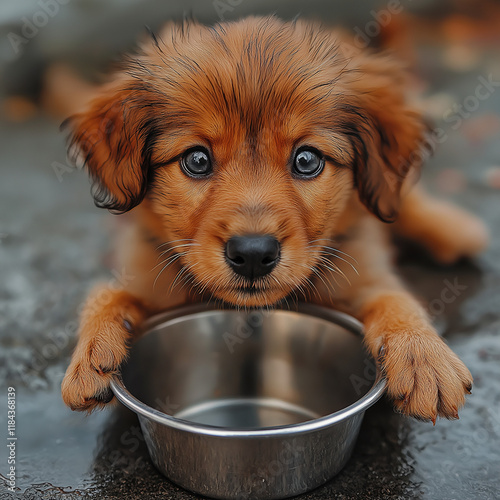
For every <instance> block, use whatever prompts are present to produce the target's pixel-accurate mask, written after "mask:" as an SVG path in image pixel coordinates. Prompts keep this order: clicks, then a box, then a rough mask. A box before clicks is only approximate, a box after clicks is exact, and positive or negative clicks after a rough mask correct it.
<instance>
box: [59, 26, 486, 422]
mask: <svg viewBox="0 0 500 500" xmlns="http://www.w3.org/2000/svg"><path fill="white" fill-rule="evenodd" d="M405 82H406V80H405V75H404V73H403V72H402V70H401V69H400V66H399V65H398V64H397V63H396V62H394V61H392V60H391V59H390V58H388V57H386V56H384V55H380V54H375V53H368V52H364V51H359V50H357V49H356V48H355V47H354V46H353V45H352V44H351V43H350V42H349V39H348V38H346V37H345V36H344V35H342V34H340V33H335V32H333V31H331V30H328V29H324V28H322V27H320V26H317V25H315V24H311V23H308V22H302V21H298V22H293V23H287V22H282V21H280V20H278V19H276V18H273V17H270V18H247V19H244V20H242V21H239V22H236V23H223V24H219V25H217V26H215V27H205V26H202V25H200V24H197V23H194V22H190V23H184V24H182V25H176V24H170V25H168V26H166V27H165V29H164V30H163V31H162V32H161V34H160V35H159V36H158V37H154V36H153V37H152V40H150V41H148V42H147V43H144V44H143V45H142V47H141V49H140V52H139V54H137V55H135V56H131V57H130V58H129V59H128V61H127V64H126V68H125V69H124V70H123V71H121V72H120V73H118V74H117V75H116V76H115V78H114V80H113V81H112V82H111V83H109V84H108V85H106V86H105V87H103V88H102V89H101V91H100V94H99V95H97V96H96V97H95V98H94V99H93V100H92V102H91V103H90V104H89V106H88V107H87V108H86V109H85V110H84V111H83V112H81V113H79V114H77V115H74V116H72V117H71V118H70V119H69V121H68V123H67V124H68V126H69V127H70V129H71V151H72V152H73V153H75V154H76V155H78V157H79V159H80V161H82V160H83V161H84V162H85V164H86V166H87V168H88V171H89V173H90V175H91V177H92V179H93V181H94V185H93V194H94V196H95V199H96V204H97V205H98V206H100V207H104V208H108V209H110V210H111V211H113V212H116V213H121V212H126V211H131V212H130V217H131V219H132V222H133V223H132V224H131V225H130V226H129V228H128V230H127V231H126V234H125V235H124V237H123V239H122V241H121V243H120V245H119V248H118V250H119V254H120V258H121V264H120V265H121V266H124V268H125V269H126V270H127V272H128V273H129V274H130V275H132V276H134V279H132V280H131V281H130V283H129V284H128V285H127V287H126V289H124V290H103V289H99V290H96V291H94V292H93V293H92V294H91V296H90V297H89V299H88V303H87V307H86V308H85V311H84V313H83V317H82V323H81V329H80V334H79V340H78V345H77V347H76V350H75V353H74V355H73V358H72V360H71V364H70V366H69V368H68V371H67V373H66V376H65V379H64V381H63V386H62V393H63V398H64V401H65V402H66V404H67V405H68V406H70V407H71V408H72V409H74V410H88V411H90V410H92V409H94V408H96V407H99V406H102V405H103V404H105V403H106V402H108V401H109V400H110V399H111V397H112V394H111V393H110V391H109V380H110V377H111V376H112V374H113V372H115V371H116V370H117V368H118V366H119V364H120V363H121V362H122V360H123V359H124V358H125V356H126V353H127V344H128V342H129V341H132V340H133V336H134V333H133V332H134V327H135V326H136V325H138V324H139V323H140V322H141V321H142V320H143V319H144V318H145V317H146V316H148V315H150V314H152V313H154V312H157V311H160V310H162V309H165V308H170V307H175V306H179V305H181V304H184V303H187V302H193V301H199V300H207V299H211V298H212V299H215V300H217V301H220V302H221V303H222V304H224V303H227V304H232V305H236V306H240V307H266V306H274V305H278V304H281V303H288V302H289V301H290V300H296V299H299V300H308V301H311V302H316V303H320V304H323V305H325V306H329V307H335V308H337V309H342V310H345V311H347V312H349V313H351V314H354V315H355V316H357V317H358V318H360V319H362V320H363V321H364V324H365V329H366V345H367V346H368V348H369V350H370V351H371V353H372V354H373V355H374V356H376V357H380V359H381V361H382V363H383V367H384V369H385V371H386V375H387V381H388V392H389V394H390V395H391V396H392V397H393V398H394V401H395V405H396V407H397V409H398V410H400V411H401V412H403V413H405V414H407V415H413V416H416V417H418V418H421V419H426V420H432V421H433V422H435V420H436V418H437V416H438V415H439V416H443V417H446V418H458V414H457V411H458V408H459V407H460V406H462V405H463V404H464V401H465V397H464V395H465V393H467V392H469V391H470V389H471V385H472V377H471V375H470V373H469V371H468V370H467V368H466V367H465V366H464V364H463V363H462V362H461V361H460V360H459V359H458V357H457V356H456V355H455V354H454V353H453V352H452V351H451V350H450V349H449V348H448V347H447V346H446V344H445V343H444V341H443V340H442V339H441V338H439V336H438V335H437V333H436V332H435V330H434V328H433V327H432V325H431V323H430V321H429V319H428V318H427V316H426V314H425V311H424V309H423V308H422V306H421V305H420V304H419V303H418V302H417V301H416V300H415V299H414V298H413V297H412V296H411V294H409V292H407V291H406V290H405V288H404V286H403V285H402V284H401V282H400V280H399V279H398V278H397V276H396V275H395V274H394V272H393V270H392V267H391V259H390V252H389V243H388V236H389V229H392V230H393V231H396V232H398V233H400V234H401V235H403V236H405V237H407V238H410V239H415V240H418V241H419V242H420V243H421V244H423V245H425V246H427V248H428V249H429V250H430V252H431V253H432V254H433V255H434V256H435V257H436V258H437V259H439V260H441V261H446V262H451V261H453V260H456V259H457V258H459V257H462V256H470V255H473V254H475V253H477V252H478V251H480V250H481V249H482V248H483V247H484V246H485V245H486V241H487V233H486V230H485V228H484V226H483V225H482V223H481V222H480V221H478V220H477V219H475V218H474V217H472V216H470V215H468V214H465V213H464V212H463V211H461V210H460V209H458V208H456V207H453V206H451V205H448V204H444V203H441V202H437V201H436V200H431V199H430V198H428V196H427V195H425V194H424V193H423V192H422V191H421V190H420V188H418V187H416V188H413V189H412V190H411V191H410V193H409V194H408V195H407V196H403V194H402V191H404V189H407V188H409V187H410V185H411V184H412V180H414V179H415V178H416V177H417V175H418V170H419V168H420V165H419V164H418V162H416V161H415V159H418V158H419V155H418V154H415V152H418V150H419V147H420V145H421V144H422V143H423V139H424V134H425V132H426V126H425V125H424V122H423V120H422V117H421V116H420V114H419V112H417V111H416V110H415V109H413V108H412V106H411V105H410V104H409V103H408V100H407V97H406V95H405V85H406V83H405ZM194 146H204V147H205V148H206V149H207V150H208V151H209V152H210V155H211V158H212V161H213V165H214V171H213V174H212V175H211V176H210V177H208V178H203V179H193V178H190V177H188V176H187V175H185V174H184V173H183V171H182V169H181V168H180V161H181V157H182V155H183V153H184V152H185V151H186V150H188V149H189V148H192V147H194ZM301 146H310V147H314V148H316V150H319V151H320V152H321V153H322V155H323V157H324V158H325V162H326V164H325V168H324V170H323V172H322V173H321V174H320V175H319V176H318V177H316V178H314V179H301V178H296V177H294V175H293V174H292V172H291V162H292V160H293V155H294V152H295V151H296V150H297V148H299V147H301ZM132 209H133V210H132ZM398 213H399V214H400V218H399V219H398V221H397V222H396V223H395V224H390V225H389V224H384V222H393V221H395V220H396V219H397V216H398ZM254 233H261V234H269V235H273V236H274V237H276V238H277V239H278V240H279V241H280V242H281V256H280V260H279V263H278V265H277V266H276V268H275V269H274V270H273V271H272V273H271V274H269V275H267V276H264V277H263V278H260V279H258V280H254V281H253V282H251V283H248V282H245V279H244V278H242V277H241V276H239V275H237V274H235V273H234V272H233V271H232V270H231V268H230V267H229V266H228V265H227V263H226V261H225V258H224V245H225V243H226V242H227V241H228V239H229V238H231V237H232V236H235V235H245V234H254ZM153 269H154V271H153V272H152V270H153ZM249 287H250V288H251V291H248V288H249ZM103 296H105V297H106V300H103V299H102V297H103Z"/></svg>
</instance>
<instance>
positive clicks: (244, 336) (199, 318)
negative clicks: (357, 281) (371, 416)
mask: <svg viewBox="0 0 500 500" xmlns="http://www.w3.org/2000/svg"><path fill="white" fill-rule="evenodd" d="M143 332H144V335H143V336H142V337H141V338H140V339H139V340H138V341H137V342H136V343H135V344H134V345H133V346H132V349H131V353H130V357H129V359H128V361H127V362H126V364H124V365H123V366H122V371H121V378H120V377H119V376H117V377H115V379H114V380H113V382H112V389H113V392H114V394H115V395H116V397H117V398H118V399H119V400H120V401H121V402H122V403H123V404H124V405H125V406H127V407H128V408H130V409H131V410H133V411H134V412H136V413H137V414H138V416H139V421H140V424H141V428H142V431H143V433H144V437H145V440H146V443H147V446H148V449H149V453H150V455H151V459H152V460H153V462H154V464H155V465H156V467H157V468H158V469H159V470H160V471H161V472H162V473H163V474H165V475H166V476H167V477H168V478H169V479H170V480H172V481H173V482H175V483H177V484H178V485H180V486H182V487H184V488H186V489H188V490H191V491H193V492H196V493H199V494H201V495H205V496H208V497H213V498H223V499H231V500H235V499H252V500H257V499H278V498H286V497H290V496H294V495H298V494H300V493H303V492H305V491H308V490H311V489H313V488H316V487H317V486H319V485H321V484H323V483H324V482H326V481H328V480H329V479H331V478H332V477H333V476H335V474H337V473H338V472H339V471H340V470H341V469H342V467H343V466H344V465H345V463H346V462H347V460H348V459H349V457H350V455H351V453H352V450H353V448H354V444H355V442H356V438H357V435H358V431H359V428H360V425H361V421H362V419H363V415H364V413H365V410H366V409H367V408H368V407H370V406H371V405H373V404H374V403H375V402H376V401H377V400H378V399H379V398H380V397H381V396H382V394H383V392H384V390H385V379H384V378H383V376H382V375H381V373H380V372H379V369H378V366H377V365H376V364H375V362H374V360H373V359H372V358H371V357H370V356H369V355H368V354H367V353H366V351H365V350H364V348H363V345H362V338H361V333H362V325H361V324H360V323H359V322H358V321H357V320H355V319H354V318H352V317H350V316H347V315H345V314H342V313H340V312H336V311H332V310H329V309H325V308H322V307H318V306H312V305H306V304H304V305H301V306H299V312H291V311H284V310H277V311H273V312H267V311H260V310H259V311H256V310H254V311H249V312H241V311H236V310H210V309H209V308H208V307H207V306H206V305H197V306H190V307H187V308H183V309H178V310H176V311H170V312H166V313H164V314H161V315H159V316H156V317H154V318H152V319H151V320H149V321H147V322H146V323H145V324H144V326H143Z"/></svg>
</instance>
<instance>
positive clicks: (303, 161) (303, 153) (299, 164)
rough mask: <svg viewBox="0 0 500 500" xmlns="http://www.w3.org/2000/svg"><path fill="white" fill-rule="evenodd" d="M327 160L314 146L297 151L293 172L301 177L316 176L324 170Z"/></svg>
mask: <svg viewBox="0 0 500 500" xmlns="http://www.w3.org/2000/svg"><path fill="white" fill-rule="evenodd" d="M324 164H325V161H324V159H323V157H322V155H321V153H320V152H319V151H317V150H315V149H312V148H302V149H299V150H298V151H297V153H296V154H295V158H294V160H293V173H294V174H295V175H297V176H299V177H316V176H317V175H319V174H320V173H321V171H322V170H323V167H324Z"/></svg>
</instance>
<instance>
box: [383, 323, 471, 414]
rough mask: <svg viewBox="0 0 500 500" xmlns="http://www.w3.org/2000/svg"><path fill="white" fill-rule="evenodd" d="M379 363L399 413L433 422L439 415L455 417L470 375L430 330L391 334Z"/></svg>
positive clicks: (462, 403)
mask: <svg viewBox="0 0 500 500" xmlns="http://www.w3.org/2000/svg"><path fill="white" fill-rule="evenodd" d="M381 361H382V366H383V368H384V370H385V373H386V376H387V390H388V393H389V395H390V396H391V397H392V398H393V399H394V404H395V407H396V409H397V410H398V411H400V412H401V413H403V414H404V415H409V416H412V417H415V418H417V419H420V420H431V421H432V422H433V423H436V418H437V417H438V416H440V417H444V418H448V419H457V418H458V409H459V408H460V407H462V406H463V405H464V403H465V394H470V391H471V388H472V376H471V374H470V372H469V370H468V369H467V367H466V366H465V365H464V364H463V363H462V361H461V360H460V359H459V358H458V356H457V355H456V354H455V353H454V352H453V351H452V350H451V349H450V348H449V347H448V346H447V345H446V344H445V343H444V342H443V340H442V339H441V338H439V337H438V336H437V334H436V333H435V332H434V331H433V330H432V328H430V327H429V330H428V331H419V332H414V331H407V332H399V333H397V334H392V335H390V336H389V337H387V338H386V339H385V341H384V343H383V349H382V350H381Z"/></svg>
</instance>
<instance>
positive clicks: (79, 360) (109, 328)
mask: <svg viewBox="0 0 500 500" xmlns="http://www.w3.org/2000/svg"><path fill="white" fill-rule="evenodd" d="M146 315H147V311H146V308H145V306H144V305H143V304H142V302H141V301H140V300H139V299H137V298H136V297H134V296H133V295H131V294H130V293H129V292H127V291H125V290H117V289H112V288H108V287H99V288H96V289H94V291H93V292H92V293H91V294H90V295H89V297H88V299H87V302H86V304H85V306H84V309H83V313H82V317H81V322H80V331H79V337H78V343H77V346H76V348H75V350H74V352H73V356H72V358H71V363H70V365H69V367H68V369H67V370H66V374H65V376H64V379H63V383H62V387H61V389H62V396H63V400H64V402H65V403H66V404H67V405H68V406H69V407H70V408H71V409H72V410H78V411H88V412H91V411H92V410H94V409H96V408H99V407H102V406H104V405H105V404H106V403H108V402H109V401H111V399H113V393H112V392H111V389H110V388H109V384H110V381H111V378H112V376H113V374H114V373H115V372H116V370H117V369H118V367H119V365H120V363H121V362H122V361H123V360H124V359H125V357H126V356H127V350H128V342H129V341H131V340H132V338H133V335H134V330H135V327H136V326H137V325H139V324H140V323H141V322H142V320H143V319H144V318H145V317H146Z"/></svg>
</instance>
